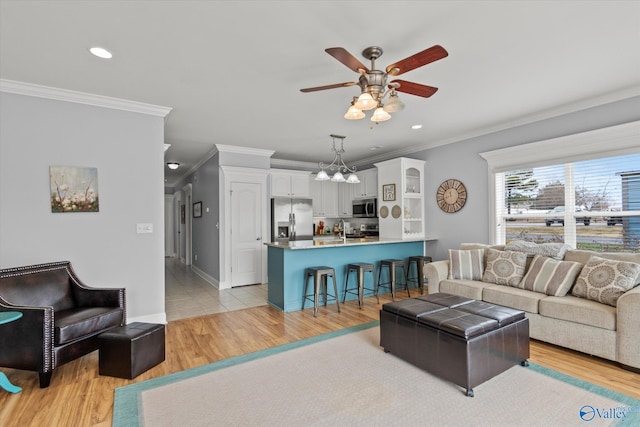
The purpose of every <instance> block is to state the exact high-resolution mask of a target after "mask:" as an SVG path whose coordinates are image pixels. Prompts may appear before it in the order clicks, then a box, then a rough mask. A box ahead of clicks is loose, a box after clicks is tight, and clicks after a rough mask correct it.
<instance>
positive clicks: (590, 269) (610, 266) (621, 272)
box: [571, 256, 640, 307]
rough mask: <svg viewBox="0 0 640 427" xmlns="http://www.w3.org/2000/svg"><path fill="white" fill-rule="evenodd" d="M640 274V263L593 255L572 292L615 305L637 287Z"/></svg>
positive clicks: (577, 295)
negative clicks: (623, 295) (626, 293)
mask: <svg viewBox="0 0 640 427" xmlns="http://www.w3.org/2000/svg"><path fill="white" fill-rule="evenodd" d="M638 274H640V264H636V263H635V262H626V261H613V260H609V259H604V258H600V257H597V256H592V257H591V258H590V259H589V261H588V262H587V263H586V264H585V266H584V267H583V268H582V272H580V276H578V280H577V281H576V285H575V286H574V287H573V291H571V293H572V294H573V295H574V296H576V297H580V298H587V299H590V300H593V301H598V302H600V303H602V304H607V305H611V306H613V307H615V306H616V305H617V304H618V298H620V297H621V296H622V294H624V293H625V292H627V291H628V290H629V289H631V288H633V287H635V286H636V285H637V283H636V277H638Z"/></svg>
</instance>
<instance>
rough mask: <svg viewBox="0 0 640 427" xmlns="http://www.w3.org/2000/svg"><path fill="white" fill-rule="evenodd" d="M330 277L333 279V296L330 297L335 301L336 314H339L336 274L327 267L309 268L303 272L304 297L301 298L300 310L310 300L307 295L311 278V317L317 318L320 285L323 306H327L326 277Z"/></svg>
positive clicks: (309, 296) (309, 295)
mask: <svg viewBox="0 0 640 427" xmlns="http://www.w3.org/2000/svg"><path fill="white" fill-rule="evenodd" d="M329 276H331V278H332V279H333V295H329V296H331V297H332V298H333V299H335V300H336V306H337V307H338V313H340V301H339V299H338V285H337V284H336V272H335V270H334V269H333V268H331V267H327V266H321V267H309V268H306V269H305V270H304V277H305V281H304V295H303V297H302V309H303V310H304V304H305V302H306V301H307V300H311V294H307V289H308V288H309V279H310V278H312V277H313V317H317V316H318V298H319V296H320V285H321V284H322V294H323V295H322V296H323V297H324V305H325V306H326V305H327V277H329Z"/></svg>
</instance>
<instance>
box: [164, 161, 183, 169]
mask: <svg viewBox="0 0 640 427" xmlns="http://www.w3.org/2000/svg"><path fill="white" fill-rule="evenodd" d="M167 166H169V169H173V170H175V169H178V168H179V167H180V163H178V162H167Z"/></svg>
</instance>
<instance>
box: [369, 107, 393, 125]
mask: <svg viewBox="0 0 640 427" xmlns="http://www.w3.org/2000/svg"><path fill="white" fill-rule="evenodd" d="M390 118H391V114H389V113H387V112H386V111H384V109H383V108H382V107H378V108H376V111H374V112H373V116H371V121H372V122H376V123H379V122H386V121H387V120H389V119H390Z"/></svg>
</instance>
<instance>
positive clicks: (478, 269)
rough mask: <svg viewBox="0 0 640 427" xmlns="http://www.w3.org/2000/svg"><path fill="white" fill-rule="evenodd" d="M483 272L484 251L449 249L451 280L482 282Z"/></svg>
mask: <svg viewBox="0 0 640 427" xmlns="http://www.w3.org/2000/svg"><path fill="white" fill-rule="evenodd" d="M483 270H484V250H483V249H470V250H466V251H460V250H456V249H449V279H462V280H481V279H482V272H483Z"/></svg>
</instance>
